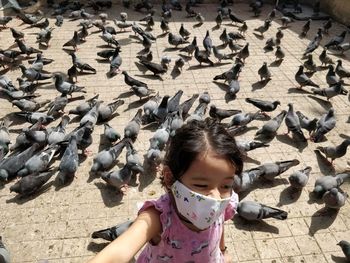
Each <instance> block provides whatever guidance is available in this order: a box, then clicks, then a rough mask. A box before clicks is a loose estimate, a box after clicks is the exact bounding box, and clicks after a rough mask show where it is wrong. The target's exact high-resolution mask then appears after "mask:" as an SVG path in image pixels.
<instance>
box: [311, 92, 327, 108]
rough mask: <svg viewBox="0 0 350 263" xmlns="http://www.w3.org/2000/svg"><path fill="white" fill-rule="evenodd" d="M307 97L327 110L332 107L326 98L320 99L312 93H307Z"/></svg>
mask: <svg viewBox="0 0 350 263" xmlns="http://www.w3.org/2000/svg"><path fill="white" fill-rule="evenodd" d="M308 97H309V98H310V99H313V100H314V101H316V102H317V103H318V104H320V106H321V107H323V108H324V109H325V110H329V109H330V108H331V107H332V104H331V103H330V102H329V101H327V100H323V99H320V98H318V97H316V96H313V95H308Z"/></svg>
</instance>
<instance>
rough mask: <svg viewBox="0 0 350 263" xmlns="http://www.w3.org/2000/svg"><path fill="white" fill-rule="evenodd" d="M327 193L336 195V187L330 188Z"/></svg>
mask: <svg viewBox="0 0 350 263" xmlns="http://www.w3.org/2000/svg"><path fill="white" fill-rule="evenodd" d="M329 193H330V194H331V195H333V196H336V195H337V194H338V188H336V187H334V188H332V189H331V190H329Z"/></svg>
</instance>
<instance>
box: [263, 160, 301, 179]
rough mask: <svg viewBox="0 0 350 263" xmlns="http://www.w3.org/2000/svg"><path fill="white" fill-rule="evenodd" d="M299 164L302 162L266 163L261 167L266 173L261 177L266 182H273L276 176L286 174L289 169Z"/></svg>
mask: <svg viewBox="0 0 350 263" xmlns="http://www.w3.org/2000/svg"><path fill="white" fill-rule="evenodd" d="M299 163H300V161H299V160H297V159H293V160H287V161H281V162H274V163H265V164H263V165H261V167H262V169H264V173H263V174H262V175H261V176H260V177H261V178H264V179H265V180H268V181H272V180H273V179H274V178H275V177H276V176H278V175H280V174H282V173H284V172H285V171H287V170H288V169H289V168H291V167H293V166H296V165H298V164H299Z"/></svg>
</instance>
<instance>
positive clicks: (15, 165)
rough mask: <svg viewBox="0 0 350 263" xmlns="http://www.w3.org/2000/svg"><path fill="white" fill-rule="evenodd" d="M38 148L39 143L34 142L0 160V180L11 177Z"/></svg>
mask: <svg viewBox="0 0 350 263" xmlns="http://www.w3.org/2000/svg"><path fill="white" fill-rule="evenodd" d="M38 149H39V144H37V143H34V144H33V145H32V146H31V147H29V148H27V149H26V150H24V151H23V152H20V153H18V154H12V155H10V156H9V157H7V158H5V159H3V160H1V162H0V180H3V181H8V180H11V179H13V178H14V177H15V176H16V175H17V172H18V171H19V170H20V169H21V168H22V167H23V165H24V164H25V163H26V162H27V161H28V160H29V159H30V158H31V157H32V156H33V154H35V152H36V151H37V150H38Z"/></svg>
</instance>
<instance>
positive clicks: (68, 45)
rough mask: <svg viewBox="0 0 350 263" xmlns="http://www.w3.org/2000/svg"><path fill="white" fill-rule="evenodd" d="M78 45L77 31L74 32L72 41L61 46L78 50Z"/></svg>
mask: <svg viewBox="0 0 350 263" xmlns="http://www.w3.org/2000/svg"><path fill="white" fill-rule="evenodd" d="M78 44H79V36H78V31H74V35H73V37H72V39H70V40H69V41H67V42H66V43H64V44H63V46H64V47H73V48H74V50H75V51H76V50H78V48H77V46H78Z"/></svg>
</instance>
